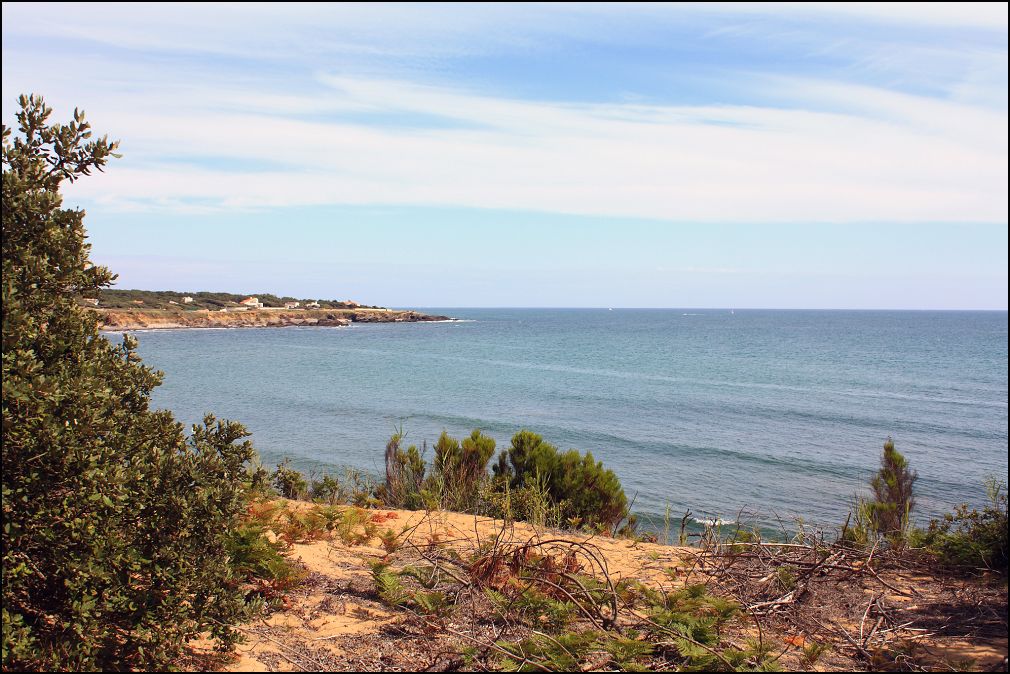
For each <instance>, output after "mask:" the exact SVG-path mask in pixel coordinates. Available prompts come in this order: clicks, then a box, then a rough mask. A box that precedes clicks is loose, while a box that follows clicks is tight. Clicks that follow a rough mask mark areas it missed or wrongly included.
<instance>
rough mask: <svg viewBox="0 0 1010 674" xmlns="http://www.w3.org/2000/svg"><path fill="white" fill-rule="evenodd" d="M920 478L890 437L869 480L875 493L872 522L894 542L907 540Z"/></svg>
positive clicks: (871, 510)
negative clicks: (917, 482)
mask: <svg viewBox="0 0 1010 674" xmlns="http://www.w3.org/2000/svg"><path fill="white" fill-rule="evenodd" d="M918 478H919V475H918V473H916V472H915V471H913V470H911V469H910V468H909V467H908V459H906V458H905V457H904V456H902V455H901V453H900V452H898V450H896V449H895V448H894V441H893V440H891V438H887V440H886V441H885V442H884V453H883V454H881V456H880V470H879V471H877V474H876V475H875V476H874V477H873V479H872V480H871V481H870V488H871V489H872V490H873V501H872V502H871V503H870V521H871V523H872V526H873V529H874V530H875V531H876V532H877V533H879V534H884V535H885V536H887V537H889V538H892V539H902V538H904V535H905V533H906V532H907V531H908V526H909V524H910V517H911V513H912V508H914V507H915V495H914V494H913V487H914V485H915V481H916V480H917V479H918Z"/></svg>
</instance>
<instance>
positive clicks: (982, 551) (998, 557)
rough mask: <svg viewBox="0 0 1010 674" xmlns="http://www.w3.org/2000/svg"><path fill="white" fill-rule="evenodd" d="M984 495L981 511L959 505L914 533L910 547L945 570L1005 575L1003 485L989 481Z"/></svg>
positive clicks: (1004, 501) (1005, 507) (1005, 551)
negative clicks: (944, 567) (922, 550)
mask: <svg viewBox="0 0 1010 674" xmlns="http://www.w3.org/2000/svg"><path fill="white" fill-rule="evenodd" d="M986 492H987V496H988V501H989V502H988V503H987V504H986V505H985V506H984V507H983V508H982V509H981V510H978V509H977V508H969V507H968V505H967V504H962V505H960V506H958V507H957V508H955V510H954V512H952V513H947V514H946V515H944V516H943V517H942V518H940V519H937V520H932V521H931V522H930V523H929V526H928V528H926V529H925V530H920V531H917V532H915V535H914V536H913V540H912V544H913V545H914V546H915V547H922V548H925V550H926V551H927V552H928V553H930V554H931V555H933V556H934V557H935V558H936V559H937V560H939V561H940V563H941V564H942V565H944V566H946V567H950V568H952V569H960V570H969V571H970V570H992V571H996V572H997V573H1000V574H1002V575H1003V576H1006V575H1007V493H1006V483H1005V482H1000V481H998V480H997V479H996V478H995V477H994V478H990V479H989V480H988V481H987V483H986Z"/></svg>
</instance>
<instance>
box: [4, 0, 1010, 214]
mask: <svg viewBox="0 0 1010 674" xmlns="http://www.w3.org/2000/svg"><path fill="white" fill-rule="evenodd" d="M3 11H4V28H5V46H4V84H3V96H4V102H5V108H6V107H7V104H9V102H10V101H12V100H13V97H14V96H15V95H16V94H17V93H20V87H22V86H24V85H25V84H26V83H28V84H29V85H30V86H31V87H32V89H33V90H35V91H40V92H43V93H47V92H56V94H55V96H53V94H47V95H50V96H51V97H50V99H49V100H50V103H55V104H57V105H58V106H64V107H63V110H60V109H58V110H57V115H58V116H59V115H60V114H61V113H62V115H63V116H64V117H65V116H66V115H67V114H68V109H69V108H70V107H71V106H73V105H78V104H84V107H86V108H87V111H88V113H89V118H90V119H91V120H92V121H93V122H94V123H95V124H96V127H97V128H98V129H99V130H105V129H108V130H111V131H112V132H113V134H114V136H115V137H117V138H121V139H122V140H123V146H122V148H123V152H124V153H125V155H126V158H125V159H124V160H123V161H121V162H117V163H116V164H114V166H113V167H112V168H111V169H110V171H109V172H108V173H107V174H106V175H105V176H102V177H100V178H94V179H91V180H87V181H82V182H81V183H79V184H77V185H75V186H73V187H72V188H71V191H70V194H71V196H72V197H73V198H75V199H76V198H81V199H90V200H93V201H94V202H97V203H99V204H101V205H102V206H103V207H104V208H121V209H130V210H144V209H150V210H170V211H180V212H212V211H214V210H216V209H225V208H228V209H231V208H280V207H286V206H299V205H325V204H420V205H439V206H466V207H477V208H507V209H525V210H540V211H549V212H560V213H575V214H590V215H604V216H640V217H646V218H658V219H666V220H681V221H739V222H769V221H776V222H781V221H796V222H811V221H814V222H816V221H836V222H837V221H906V222H912V221H923V220H931V221H977V222H1006V220H1007V187H1006V186H1007V179H1008V176H1007V112H1006V107H1005V92H1006V85H1005V61H1006V52H1005V48H1004V49H1003V50H1002V51H998V50H997V51H991V50H990V51H985V50H979V52H978V53H977V54H973V55H972V56H971V59H976V60H978V62H979V63H980V64H981V65H980V67H979V68H976V69H974V70H972V72H977V73H980V75H979V76H978V78H976V79H972V78H971V77H965V78H953V79H952V80H951V81H955V80H956V83H957V84H956V87H954V86H952V87H951V95H949V96H946V97H942V96H925V95H912V94H909V93H898V92H896V91H894V90H891V89H887V88H883V87H880V86H871V85H870V84H853V83H843V82H839V81H837V80H836V79H827V78H823V77H822V78H816V77H813V76H806V77H803V78H799V77H783V76H777V77H770V76H766V75H761V74H752V73H742V72H733V73H730V74H728V75H727V77H728V78H729V82H730V83H731V86H733V87H735V88H736V89H738V90H740V91H741V92H743V93H746V94H749V95H750V98H749V100H753V101H754V103H752V104H750V105H691V106H688V105H643V104H637V103H626V104H618V103H608V104H588V103H563V102H560V103H559V102H537V101H529V100H520V99H518V98H508V97H504V96H502V95H494V94H491V93H487V92H476V91H473V90H468V89H464V88H461V87H458V86H457V87H452V86H432V85H426V84H419V83H417V82H416V81H409V80H407V79H404V78H403V77H400V78H395V77H389V76H388V75H387V76H379V75H375V74H372V75H368V76H366V75H362V74H360V73H358V74H348V73H347V72H346V71H345V70H343V69H341V70H337V69H336V68H334V67H333V66H332V65H325V64H330V63H332V58H331V57H332V56H333V55H334V54H337V53H349V52H362V51H366V52H367V51H372V52H375V53H377V54H386V55H389V54H394V53H395V54H398V55H400V56H402V55H411V56H413V57H417V56H418V55H423V56H424V57H428V58H437V57H438V55H440V54H447V53H450V52H451V53H457V54H458V53H470V52H473V53H477V52H486V51H487V50H492V51H493V50H496V49H505V48H512V49H514V48H517V45H518V46H520V47H525V46H526V45H527V44H528V45H529V46H530V48H538V49H549V48H550V47H549V40H547V39H546V38H545V36H547V37H549V35H550V34H552V33H561V32H565V33H566V34H578V35H582V36H588V35H592V36H594V37H595V38H598V39H604V38H603V37H601V36H605V35H606V29H607V28H608V26H609V24H612V23H617V22H620V21H623V20H625V19H626V18H627V15H626V14H625V13H626V12H629V11H630V12H631V13H632V15H634V16H637V17H639V18H641V17H642V16H648V17H657V20H658V21H670V20H673V19H671V17H673V18H676V17H679V16H687V15H691V16H696V15H700V14H720V13H721V14H725V15H727V16H729V15H732V16H745V17H746V16H760V17H766V18H768V17H774V16H777V15H779V14H783V13H784V14H787V15H795V16H819V17H829V18H830V17H833V16H850V15H852V16H856V17H858V18H859V19H860V20H863V21H899V22H904V23H922V24H928V25H958V26H964V27H968V28H978V29H984V28H989V29H991V28H992V27H993V26H997V27H998V26H1003V27H1004V28H1005V26H1006V6H1005V5H1003V6H1002V8H1001V9H1000V8H999V7H996V8H993V7H991V6H989V5H987V4H984V3H983V4H980V5H977V6H974V5H973V6H970V7H964V6H962V5H957V6H932V5H931V6H927V7H915V8H912V9H907V8H905V7H902V6H898V5H889V4H886V3H884V4H880V3H878V4H875V5H861V4H856V5H852V4H848V3H832V4H829V5H828V6H826V7H822V6H820V5H814V6H810V5H800V6H795V5H792V4H771V5H749V4H745V5H737V4H734V3H727V4H720V5H716V6H708V5H703V6H674V7H666V6H654V5H645V6H640V7H635V8H631V9H630V10H629V9H626V8H623V6H622V7H621V8H617V7H614V6H604V7H602V8H600V7H596V6H582V7H578V8H576V9H574V10H571V9H568V8H564V7H561V6H552V5H546V6H543V5H538V6H534V7H531V8H527V10H524V11H522V12H516V11H513V10H508V9H505V8H504V7H501V6H491V7H484V6H480V7H475V6H467V7H464V8H462V9H459V10H457V9H456V8H452V9H450V8H448V7H438V8H429V7H424V8H419V7H415V6H406V7H404V6H397V7H396V8H395V9H392V8H389V7H380V8H377V9H376V8H372V7H370V6H368V7H366V6H358V5H338V6H329V5H328V6H322V7H319V6H315V5H309V6H302V5H298V6H294V7H292V6H290V5H284V6H283V7H282V6H262V5H256V6H248V7H245V8H243V10H242V11H236V10H235V9H233V8H231V7H230V6H211V7H209V8H206V7H204V6H203V5H193V6H187V7H185V8H183V10H180V9H178V8H177V7H176V6H167V5H144V6H142V7H140V8H135V9H134V10H133V11H128V12H124V11H122V10H121V9H120V8H119V7H118V6H115V7H113V6H89V8H87V9H86V10H85V9H79V8H75V7H73V6H64V7H60V8H52V7H46V8H44V9H43V10H41V11H38V12H36V11H29V10H27V9H25V8H22V7H19V6H12V5H4V10H3ZM450 11H451V12H452V20H451V21H449V20H447V19H446V14H445V13H446V12H450ZM64 14H66V15H67V16H64ZM601 15H602V20H601ZM57 16H58V17H59V20H56V17H57ZM622 25H626V24H622ZM9 26H13V28H10V29H8V27H9ZM333 26H339V28H340V30H339V31H337V30H331V28H332V27H333ZM757 30H765V28H761V27H760V26H759V27H758V28H757ZM9 35H13V36H16V37H19V38H20V39H25V38H26V36H29V37H31V38H32V39H37V38H39V37H40V36H42V37H45V36H49V37H52V38H53V39H55V40H67V39H68V38H77V39H82V40H93V41H98V42H102V43H105V44H109V45H115V46H117V47H121V48H129V49H135V50H138V51H137V53H139V54H143V58H138V59H137V60H136V61H132V60H128V61H123V60H122V59H121V58H119V57H117V56H110V55H109V54H104V55H103V54H102V53H101V51H100V50H98V51H92V50H87V49H85V50H83V51H82V54H81V55H80V56H79V57H75V59H74V61H73V63H72V64H69V63H67V59H66V56H65V55H64V54H61V53H56V52H54V53H51V54H49V53H46V52H45V51H44V50H42V51H30V52H24V51H23V50H22V48H20V47H17V48H15V47H8V44H7V42H8V37H9ZM210 52H213V53H217V54H225V55H228V56H229V57H235V58H240V59H254V61H255V63H264V64H275V63H279V62H284V63H287V64H290V63H292V62H294V63H297V68H296V69H295V70H296V71H297V72H302V73H304V72H312V71H313V70H315V71H316V75H315V78H314V79H312V78H305V77H302V78H299V79H298V81H297V86H295V83H293V82H288V81H286V80H285V76H284V74H283V73H280V74H278V73H276V72H273V71H271V69H270V68H269V67H266V68H263V69H262V72H261V71H260V69H258V68H257V67H255V66H251V65H250V62H248V61H242V67H241V68H238V71H239V72H240V73H241V75H240V76H236V75H235V73H236V69H235V68H232V67H231V66H230V65H229V61H228V60H227V59H224V60H220V61H208V60H206V59H205V58H204V56H202V55H204V54H206V53H210ZM163 53H171V54H174V55H175V57H174V58H167V57H164V56H163ZM924 53H925V52H924ZM948 53H949V52H947V51H944V50H943V49H939V50H937V51H936V52H935V53H932V52H931V53H930V55H929V58H930V59H933V60H934V61H941V60H943V59H945V58H947V55H948ZM155 54H160V55H155ZM868 58H869V59H870V60H873V59H876V61H877V62H879V63H880V64H882V65H881V66H880V67H881V68H884V69H885V70H887V69H894V68H906V67H910V66H908V64H907V63H904V62H903V61H902V59H901V58H900V55H896V54H895V53H894V52H893V51H892V52H888V53H883V52H874V53H873V54H871V56H868ZM1001 61H1002V63H1003V65H1002V66H1000V62H1001ZM958 64H959V65H958V67H959V68H960V67H961V65H960V64H961V61H958ZM299 69H301V70H299ZM335 73H339V74H335ZM1001 73H1002V75H1001ZM952 77H953V76H952ZM999 77H1002V78H1003V83H1002V87H1001V88H1000V89H999V91H1001V92H1002V100H1003V101H1004V103H1003V105H1002V106H1000V105H999V101H1000V100H1001V99H1000V96H999V95H998V93H999V92H997V95H990V94H989V93H987V91H989V90H991V87H989V86H988V85H989V84H990V83H991V82H992V81H994V78H995V79H998V78H999ZM758 94H760V95H758ZM745 98H747V97H745ZM994 104H995V105H994ZM383 115H387V116H388V115H397V116H400V117H402V118H404V119H406V120H411V119H415V120H424V119H431V118H438V119H443V120H446V123H445V124H442V125H437V126H431V125H429V126H425V125H424V124H419V125H417V126H414V127H410V128H408V127H407V126H395V125H390V124H383V123H381V119H382V116H383ZM4 117H5V120H6V119H8V118H9V115H8V110H6V109H5V111H4Z"/></svg>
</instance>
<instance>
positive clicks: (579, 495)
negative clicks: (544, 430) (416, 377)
mask: <svg viewBox="0 0 1010 674" xmlns="http://www.w3.org/2000/svg"><path fill="white" fill-rule="evenodd" d="M402 440H403V433H402V431H401V432H398V433H396V434H394V435H393V437H392V438H391V439H390V441H389V443H388V444H387V446H386V457H385V458H386V482H385V484H384V485H382V486H380V488H379V490H378V492H377V495H378V497H379V498H380V499H381V500H382V501H383V502H384V503H385V504H386V505H388V506H391V507H401V506H402V507H408V508H419V507H422V506H423V507H430V508H444V509H447V510H455V511H461V512H480V513H481V514H486V515H491V516H496V517H504V518H506V519H520V520H527V521H530V522H533V523H535V524H551V525H554V526H558V527H563V526H573V527H576V528H578V527H584V528H587V529H591V530H605V531H613V530H614V529H616V528H617V526H618V525H620V524H621V523H622V522H624V521H625V519H626V518H628V500H627V497H626V496H625V494H624V490H623V489H622V488H621V482H620V480H618V479H617V476H616V475H615V474H614V472H613V471H612V470H609V469H606V468H604V467H603V464H602V463H600V462H598V461H596V460H595V459H594V458H593V455H592V454H591V453H589V452H587V453H586V454H580V453H579V452H578V451H576V450H569V451H567V452H561V451H559V450H558V449H557V448H556V447H555V446H554V445H551V444H550V443H548V442H545V441H544V440H543V438H542V437H540V436H539V435H537V434H536V433H533V432H530V431H527V430H523V431H519V432H518V433H516V434H515V435H514V436H513V437H512V441H511V444H510V446H509V447H508V449H503V450H502V451H501V452H500V453H499V454H498V458H497V460H496V461H495V463H494V465H493V466H492V474H490V475H489V473H488V464H489V462H490V461H491V458H492V457H493V456H494V451H495V441H494V439H493V438H491V437H490V436H487V435H485V434H483V433H482V432H481V431H480V430H474V431H473V432H472V433H471V434H470V435H469V437H466V438H464V439H463V440H462V441H460V440H458V439H456V438H453V437H451V436H450V435H449V434H448V433H446V432H444V431H443V432H442V434H441V435H440V436H439V438H438V441H437V442H436V443H435V445H434V446H433V449H434V458H433V460H432V463H431V465H430V466H428V465H427V464H426V463H425V461H424V457H423V452H419V451H418V450H417V447H415V446H411V447H409V448H407V449H406V450H403V449H402V448H401V444H402ZM633 526H634V521H633V519H632V520H630V522H629V528H633Z"/></svg>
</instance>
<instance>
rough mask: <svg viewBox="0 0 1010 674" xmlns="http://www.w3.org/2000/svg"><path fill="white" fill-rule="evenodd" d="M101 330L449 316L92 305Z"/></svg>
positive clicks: (371, 311) (385, 311)
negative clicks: (144, 308)
mask: <svg viewBox="0 0 1010 674" xmlns="http://www.w3.org/2000/svg"><path fill="white" fill-rule="evenodd" d="M92 311H94V312H95V313H96V314H98V317H99V321H100V322H101V329H102V330H156V329H172V328H281V327H290V326H298V325H303V326H330V327H335V326H342V325H350V324H351V323H420V322H426V321H446V320H451V319H450V318H448V317H447V316H431V315H428V314H422V313H420V312H418V311H399V310H393V309H259V310H250V311H205V310H197V311H184V310H178V311H171V310H160V309H159V310H136V309H122V310H120V309H92Z"/></svg>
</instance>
